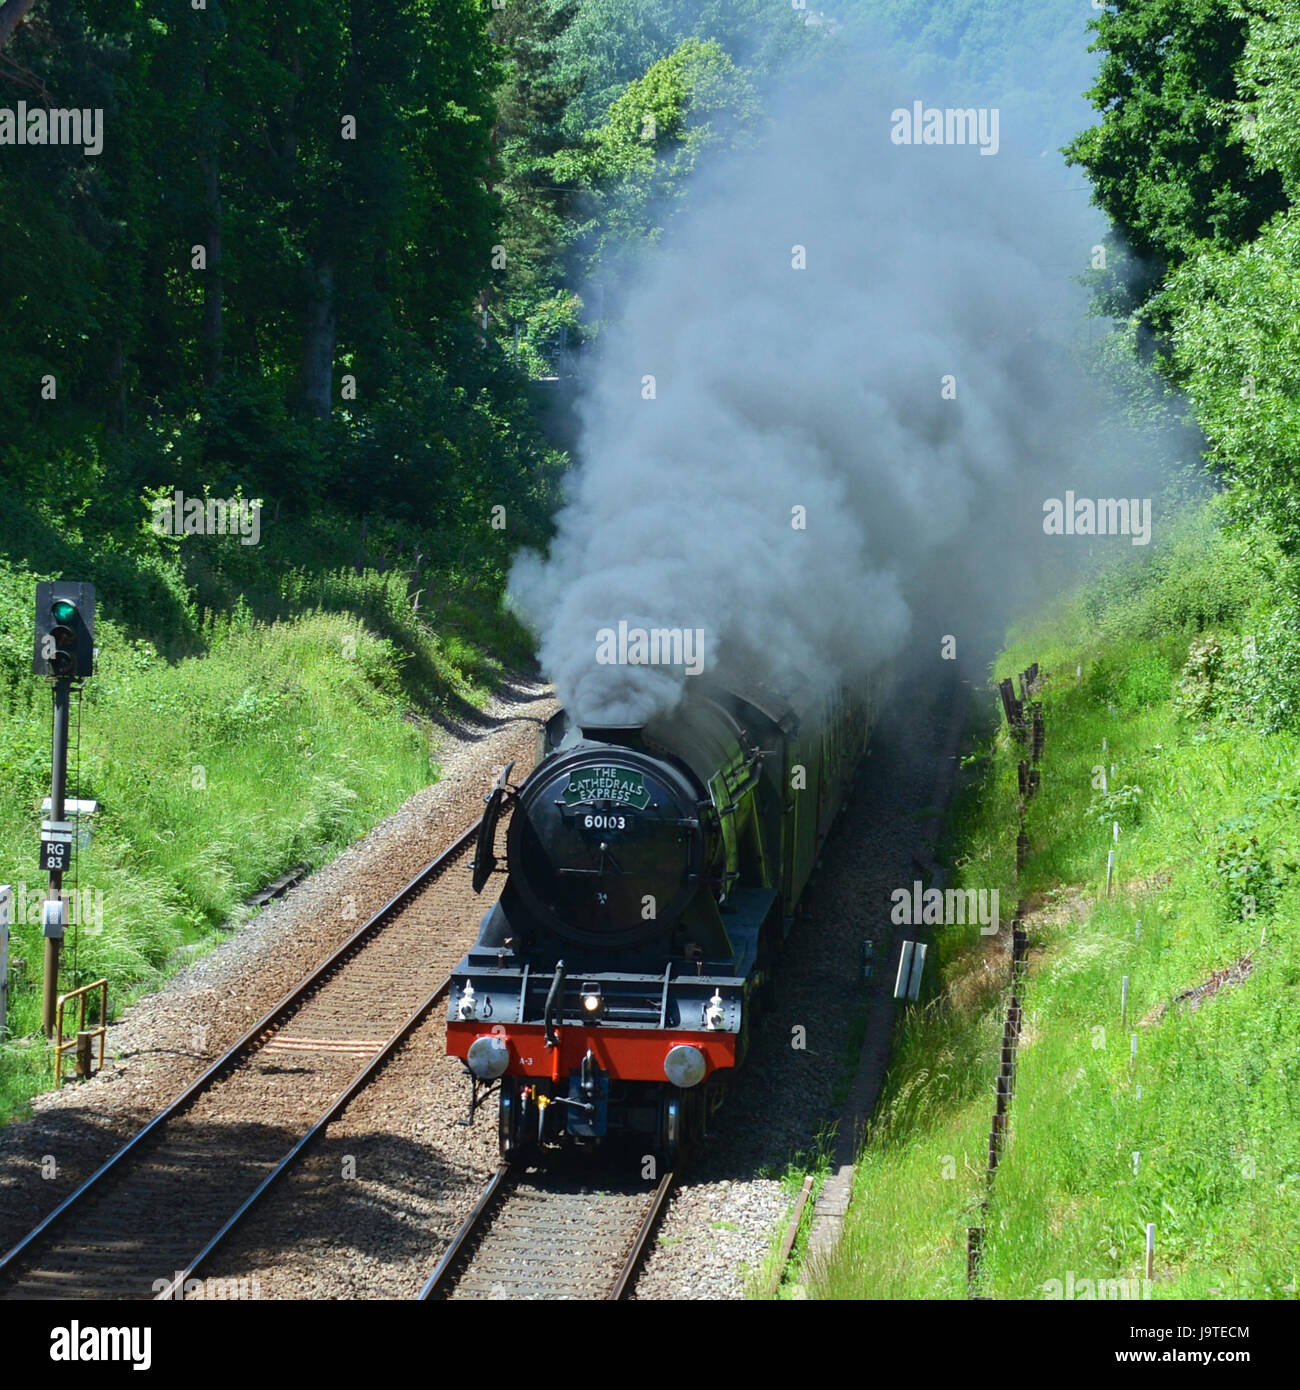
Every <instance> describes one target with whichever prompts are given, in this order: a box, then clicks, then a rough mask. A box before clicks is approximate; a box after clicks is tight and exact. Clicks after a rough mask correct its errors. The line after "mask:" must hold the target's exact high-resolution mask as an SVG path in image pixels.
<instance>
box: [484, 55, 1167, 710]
mask: <svg viewBox="0 0 1300 1390" xmlns="http://www.w3.org/2000/svg"><path fill="white" fill-rule="evenodd" d="M823 77H824V75H823ZM913 81H914V79H913ZM920 96H924V97H925V98H926V100H927V104H929V103H930V102H932V101H933V100H934V97H933V96H932V94H931V93H929V92H918V91H916V90H914V88H913V85H912V82H909V83H908V84H906V85H903V84H900V83H899V82H897V81H894V80H890V79H888V78H882V77H879V76H877V77H870V76H868V75H866V74H865V73H864V70H863V68H862V67H861V66H860V65H859V66H854V67H853V68H852V69H846V70H845V72H844V74H843V76H842V77H841V78H837V79H836V80H835V81H833V82H831V83H829V84H824V85H823V86H822V87H821V88H820V89H818V90H809V89H808V88H807V87H804V88H803V89H802V90H799V91H795V92H788V93H787V94H786V97H785V98H784V100H783V102H782V104H781V108H780V111H779V114H777V115H776V117H775V119H774V120H773V122H772V126H771V129H770V132H769V133H768V135H767V136H766V137H765V139H764V141H763V143H762V145H761V147H760V148H757V149H754V150H751V151H749V152H747V153H746V154H745V155H744V156H734V155H730V156H726V157H723V158H718V157H717V156H715V158H714V160H713V164H714V166H715V167H714V168H712V169H711V171H710V172H709V173H708V174H706V175H705V176H703V177H697V180H696V185H695V186H694V187H693V188H692V191H691V201H690V208H689V211H688V212H687V213H686V214H684V215H683V218H682V219H681V220H679V221H678V222H677V223H675V224H674V226H673V228H672V232H671V235H670V237H669V238H668V244H667V246H666V248H665V249H664V250H662V251H659V252H656V253H655V254H654V255H653V257H649V258H647V264H646V266H645V268H644V273H643V275H642V276H641V278H640V279H639V281H638V284H637V286H636V288H635V290H633V291H632V292H631V293H630V294H629V296H628V300H627V303H626V304H625V305H624V307H623V311H622V312H621V314H620V316H619V317H620V325H621V326H620V327H618V328H617V329H615V330H612V331H611V332H610V333H609V334H608V335H607V337H606V339H605V341H604V345H603V349H602V352H601V354H600V360H599V362H598V364H597V365H596V366H595V368H594V371H593V374H592V378H591V379H590V380H589V381H588V382H586V383H585V392H584V397H583V399H582V400H581V402H580V404H579V411H580V418H581V422H582V430H581V437H580V446H579V458H580V467H579V469H578V470H577V471H576V473H575V474H574V476H573V478H572V480H571V488H570V493H569V498H568V501H567V503H566V505H565V507H564V508H563V510H562V512H561V514H560V516H559V519H558V534H557V536H556V537H555V539H554V541H553V543H552V546H551V551H550V555H549V557H546V558H543V557H540V556H537V555H532V554H525V555H523V556H521V557H520V558H519V559H518V561H517V562H516V565H515V568H514V571H513V573H512V575H511V584H510V589H511V595H512V601H513V602H514V604H515V606H516V608H517V609H518V610H519V611H520V612H521V613H522V615H523V616H524V618H525V619H526V620H527V621H528V622H529V623H530V624H531V626H532V627H533V628H534V630H535V631H536V632H537V633H538V634H539V637H540V651H539V655H540V659H541V662H542V666H543V668H544V670H545V671H546V673H547V674H548V675H549V677H550V678H551V679H552V680H553V681H554V682H555V685H556V688H557V693H558V695H559V698H560V699H561V701H562V702H563V703H564V704H565V705H566V706H567V707H568V708H569V709H570V711H571V712H572V713H573V714H574V715H575V717H576V718H577V720H578V722H579V724H588V725H591V724H624V723H630V724H637V723H641V722H643V721H644V720H646V719H647V718H650V717H652V716H654V715H657V714H662V713H666V712H668V711H670V710H671V709H672V708H673V707H674V706H675V704H676V703H677V701H678V700H679V699H680V698H681V695H682V693H683V690H684V688H685V685H686V683H687V679H688V678H687V677H686V675H685V674H684V672H683V671H682V670H681V669H680V668H679V669H673V668H665V667H650V666H636V665H621V666H619V665H602V664H600V663H598V662H597V660H596V651H597V634H598V632H599V631H600V629H602V628H613V627H617V625H618V622H619V620H620V619H623V620H626V622H627V624H628V625H629V626H641V627H644V628H647V629H648V628H664V627H668V628H682V629H687V628H700V629H703V631H704V634H705V643H706V665H707V666H708V667H710V668H716V667H721V668H722V669H723V670H728V669H732V668H743V669H746V670H750V671H756V672H757V673H759V674H761V675H763V676H764V677H766V678H768V679H770V680H771V681H773V682H774V683H777V684H779V683H781V682H782V681H783V680H788V679H789V678H790V676H791V675H792V674H794V673H798V674H800V675H802V676H804V677H807V678H809V679H811V680H812V681H813V682H818V683H824V682H830V681H832V680H834V679H837V678H847V679H850V680H852V679H854V678H857V677H860V676H861V675H862V674H863V673H864V672H866V671H868V670H870V669H871V668H872V667H875V666H878V665H880V664H882V663H886V662H891V661H893V660H895V659H896V658H897V657H898V656H899V654H900V652H901V650H902V649H903V648H904V646H905V644H908V643H909V641H910V642H911V643H913V644H923V645H924V646H925V648H926V649H927V650H932V651H933V655H934V658H935V660H938V657H939V646H940V641H941V637H942V635H944V634H949V633H951V634H954V635H957V636H958V638H959V641H960V640H961V637H962V634H963V633H964V632H966V631H968V630H969V629H970V627H971V625H973V624H976V623H979V622H981V621H987V619H988V617H989V614H990V613H991V612H993V611H994V609H997V611H998V612H1003V613H1004V616H1005V612H1004V610H1005V608H1006V606H1007V605H1008V603H1010V602H1013V601H1014V599H1015V597H1019V596H1023V594H1024V593H1025V592H1026V588H1027V586H1028V585H1030V584H1032V583H1033V582H1035V579H1034V576H1035V574H1036V573H1037V570H1036V565H1037V557H1038V556H1039V555H1040V554H1041V553H1042V552H1043V540H1044V538H1043V534H1042V531H1043V528H1042V515H1043V513H1042V506H1043V501H1044V499H1045V498H1048V497H1052V496H1057V497H1059V496H1062V495H1063V493H1064V490H1065V489H1066V488H1067V487H1068V488H1072V489H1073V490H1074V491H1075V493H1076V494H1078V495H1080V496H1083V495H1089V489H1090V488H1092V489H1096V490H1094V491H1092V492H1091V494H1090V495H1092V496H1098V495H1103V494H1102V492H1101V491H1100V489H1102V488H1104V487H1105V486H1106V485H1107V483H1106V479H1107V477H1110V482H1111V484H1114V482H1115V481H1116V479H1115V478H1114V477H1113V476H1111V475H1112V473H1113V469H1114V466H1115V465H1116V464H1120V463H1122V464H1123V466H1124V467H1125V468H1126V469H1128V470H1130V472H1129V474H1128V476H1126V477H1125V478H1124V479H1123V483H1124V486H1125V487H1126V489H1127V490H1126V493H1125V495H1134V492H1133V480H1132V477H1131V468H1132V466H1133V458H1134V455H1133V454H1132V453H1131V452H1130V451H1129V446H1128V443H1127V442H1126V441H1125V440H1124V439H1123V437H1122V435H1119V434H1117V433H1116V432H1115V431H1113V430H1111V429H1110V428H1107V429H1106V430H1105V431H1104V432H1103V428H1102V426H1101V425H1099V423H1098V419H1099V415H1100V413H1101V407H1100V405H1099V403H1098V402H1097V400H1095V399H1094V398H1093V394H1092V392H1091V390H1090V388H1089V387H1088V385H1087V379H1086V376H1085V374H1084V372H1083V370H1082V368H1081V367H1080V366H1079V365H1078V363H1077V362H1076V361H1075V359H1074V357H1073V356H1072V354H1071V352H1070V351H1068V350H1067V342H1068V341H1069V340H1072V339H1075V340H1077V337H1078V335H1079V331H1080V327H1081V325H1082V324H1083V322H1084V315H1085V308H1086V291H1085V290H1084V289H1083V288H1082V286H1081V285H1079V284H1078V283H1077V282H1076V281H1075V279H1074V277H1076V276H1079V275H1081V274H1083V273H1084V272H1085V271H1086V270H1087V268H1088V264H1089V258H1090V255H1091V253H1092V248H1093V246H1094V244H1095V243H1097V242H1099V241H1100V240H1101V239H1102V238H1101V236H1100V235H1099V226H1098V219H1097V215H1096V214H1095V213H1093V212H1091V211H1090V210H1089V209H1087V208H1086V207H1085V206H1083V205H1082V204H1083V200H1082V199H1074V198H1065V197H1062V196H1060V193H1061V184H1062V178H1061V165H1060V162H1059V160H1057V159H1056V158H1055V157H1054V156H1053V157H1051V158H1042V159H1037V158H1029V157H1027V154H1026V152H1025V151H1024V148H1023V143H1022V144H1021V147H1020V149H1019V150H1018V149H1017V146H1016V132H1015V128H1014V125H1015V123H1014V118H1013V113H1011V112H1008V111H1007V110H1003V112H1002V119H1001V131H1002V147H1001V150H1000V152H999V154H998V155H997V157H995V158H985V157H981V156H980V151H979V149H978V148H977V147H975V146H972V145H965V146H938V145H932V146H924V145H899V144H895V143H894V142H893V141H891V139H890V131H891V116H890V113H891V111H892V110H894V109H895V108H899V107H906V106H910V105H911V103H912V101H913V99H914V98H915V97H920ZM954 104H956V105H971V104H972V103H970V102H965V103H962V102H960V101H959V102H955V103H954ZM1033 153H1034V154H1035V155H1036V154H1037V153H1038V151H1037V149H1036V148H1035V149H1034V151H1033ZM1076 181H1077V180H1076ZM800 246H801V247H804V248H806V259H807V268H806V269H803V270H796V269H793V268H792V261H793V259H794V257H795V256H796V254H797V252H796V251H795V248H796V247H800ZM647 376H653V377H654V378H655V398H654V399H643V395H642V391H643V379H644V378H645V377H647ZM945 377H952V378H953V379H954V380H955V387H956V399H944V398H943V395H942V390H943V385H944V378H945ZM795 508H803V509H804V515H805V516H806V529H797V528H796V527H795V526H794V525H793V524H792V522H793V520H794V519H795V517H796V516H797V515H798V513H796V512H795V511H794V509H795ZM1157 520H1158V518H1157ZM1056 544H1057V546H1058V547H1059V546H1061V545H1062V544H1063V543H1062V542H1061V541H1060V539H1059V538H1058V539H1057V540H1056ZM1122 544H1124V545H1125V546H1127V545H1128V542H1127V541H1124V542H1122ZM931 644H932V647H931Z"/></svg>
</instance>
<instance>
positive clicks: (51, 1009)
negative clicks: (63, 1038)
mask: <svg viewBox="0 0 1300 1390" xmlns="http://www.w3.org/2000/svg"><path fill="white" fill-rule="evenodd" d="M94 639H95V586H94V585H93V584H78V583H68V582H66V581H63V580H56V581H53V582H48V583H46V582H43V583H40V584H37V586H36V646H35V651H34V653H33V657H32V671H33V672H34V673H35V674H36V675H38V676H45V677H47V678H49V679H51V680H53V682H54V737H53V746H52V750H51V757H50V765H51V775H50V815H49V819H48V820H46V821H43V822H42V824H41V868H42V869H43V870H46V871H47V872H48V873H49V875H50V890H49V893H48V894H47V895H46V898H45V901H44V902H43V903H42V904H41V932H42V935H43V936H44V938H45V966H44V975H43V978H42V981H41V984H42V993H41V1027H42V1029H43V1031H44V1033H45V1036H46V1037H47V1038H49V1037H53V1035H54V1017H55V1011H56V1008H57V1005H58V998H59V953H60V950H61V949H62V946H63V933H64V929H65V928H66V926H67V921H66V917H67V913H66V904H65V902H64V900H63V875H64V873H65V872H66V871H67V869H68V866H69V864H70V862H71V859H72V840H73V827H72V823H71V822H70V821H65V820H64V818H63V817H64V809H65V799H66V796H67V790H68V721H69V712H70V710H71V706H72V686H73V682H74V681H80V680H84V679H85V678H86V677H87V676H89V675H92V674H93V673H94V669H95V666H94V662H95V644H94Z"/></svg>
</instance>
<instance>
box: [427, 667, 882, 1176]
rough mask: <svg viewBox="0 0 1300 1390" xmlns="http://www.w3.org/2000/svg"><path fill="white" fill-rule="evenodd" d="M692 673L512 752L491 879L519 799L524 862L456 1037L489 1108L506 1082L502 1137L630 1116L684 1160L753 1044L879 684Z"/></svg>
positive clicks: (513, 847) (625, 1121)
mask: <svg viewBox="0 0 1300 1390" xmlns="http://www.w3.org/2000/svg"><path fill="white" fill-rule="evenodd" d="M688 686H689V687H690V688H689V691H688V694H687V696H686V698H685V699H684V700H683V701H682V703H681V705H680V706H679V707H678V708H677V709H676V710H675V711H674V712H673V713H672V715H671V716H669V717H666V718H663V719H657V720H654V721H651V722H650V723H647V724H646V725H644V726H642V727H636V728H604V727H585V728H581V729H579V728H576V727H573V725H572V724H571V721H570V720H569V718H568V715H567V714H566V713H565V712H564V711H561V712H560V713H559V714H557V715H556V716H555V717H554V718H553V719H552V720H551V721H550V722H549V723H548V724H547V725H546V727H545V729H544V730H543V731H542V734H541V746H540V748H539V758H538V763H537V766H536V768H535V769H534V771H533V773H532V774H531V776H529V777H528V778H527V779H526V780H525V781H524V783H523V784H522V785H521V786H519V787H512V786H511V785H510V784H509V780H508V779H509V774H510V768H506V769H505V770H504V771H503V773H502V775H501V777H500V778H499V779H498V781H497V783H496V785H495V786H494V788H493V789H492V792H491V794H490V796H489V797H488V799H487V811H486V813H485V815H484V818H483V823H482V826H481V828H480V832H479V842H478V847H477V853H476V857H475V860H474V887H475V889H476V890H481V889H482V888H483V886H484V884H485V883H486V882H487V880H488V876H489V875H490V874H491V873H492V872H493V870H494V869H495V868H496V867H497V859H496V839H497V829H498V824H499V822H500V820H501V818H502V817H503V816H504V815H505V814H506V813H507V812H509V814H510V821H509V826H508V829H507V832H506V872H507V878H506V883H505V886H504V889H503V891H502V893H501V897H500V900H499V901H498V902H497V903H496V904H495V905H494V906H493V907H492V908H491V910H490V911H488V913H487V914H486V915H485V916H484V918H483V922H482V925H481V927H480V931H479V938H478V942H477V944H476V945H475V946H474V947H473V949H472V950H471V951H470V952H469V953H468V955H466V956H465V958H464V959H463V960H462V961H461V963H460V965H459V966H458V967H457V969H456V970H455V971H454V972H453V974H452V987H451V994H450V1000H449V1018H448V1023H447V1052H448V1054H449V1055H450V1056H455V1057H460V1058H463V1059H464V1060H465V1063H466V1066H467V1067H468V1069H469V1072H470V1074H471V1101H470V1113H471V1116H472V1114H473V1112H474V1109H475V1107H476V1106H477V1104H478V1103H479V1102H480V1099H481V1098H482V1096H483V1095H484V1094H486V1092H485V1090H484V1088H487V1089H490V1088H491V1086H492V1084H493V1083H497V1084H498V1085H499V1123H500V1143H501V1153H502V1156H503V1158H506V1159H511V1158H514V1157H516V1156H518V1155H521V1154H523V1153H526V1152H527V1151H528V1150H529V1149H531V1148H533V1147H534V1146H537V1145H539V1144H543V1143H548V1142H551V1141H555V1140H560V1139H561V1138H563V1137H564V1136H566V1135H567V1136H571V1137H572V1138H573V1139H575V1140H578V1141H580V1142H581V1141H599V1140H601V1139H603V1138H604V1137H605V1136H607V1135H617V1134H624V1135H635V1136H637V1138H638V1139H641V1138H643V1137H644V1138H645V1139H647V1140H648V1142H649V1143H650V1144H651V1145H652V1146H653V1147H655V1148H656V1149H657V1151H658V1152H659V1153H661V1154H662V1155H664V1156H665V1157H666V1158H668V1159H669V1160H670V1161H671V1159H672V1158H673V1156H674V1155H675V1154H676V1153H677V1151H678V1150H679V1149H680V1148H681V1147H682V1146H683V1145H684V1144H687V1143H689V1142H690V1141H691V1140H692V1139H693V1138H695V1137H696V1136H697V1135H698V1134H699V1133H701V1132H702V1130H703V1126H704V1124H705V1121H706V1119H707V1117H708V1115H709V1114H710V1113H711V1112H712V1111H713V1109H715V1108H716V1105H717V1104H718V1102H719V1100H720V1098H721V1085H722V1082H723V1081H724V1080H725V1079H726V1077H727V1076H728V1075H729V1074H730V1073H731V1072H732V1071H733V1070H734V1069H735V1068H736V1067H738V1066H739V1065H740V1064H741V1062H742V1061H743V1060H744V1057H745V1052H746V1049H747V1047H748V1045H749V1035H750V1024H751V1021H752V1019H753V1015H754V1010H755V1006H756V1004H757V1003H758V1001H759V999H760V997H761V995H762V993H763V990H764V986H765V985H767V984H768V982H769V975H770V971H771V968H772V962H773V959H774V956H775V955H776V953H777V951H778V949H779V947H780V945H781V942H782V941H783V939H784V937H785V934H786V933H787V932H788V931H789V928H790V925H791V923H792V921H793V917H794V911H795V907H796V905H797V904H798V902H799V898H800V895H801V894H802V892H803V890H804V888H805V886H806V884H807V882H808V879H809V876H810V874H811V873H812V871H813V868H814V867H815V865H816V862H817V858H818V855H819V853H820V849H821V844H822V841H823V840H824V839H825V837H826V834H827V832H828V830H829V828H830V825H831V822H832V821H833V820H834V818H835V816H836V814H837V813H838V811H839V809H840V806H841V803H842V801H843V800H844V797H845V794H846V791H847V787H848V783H849V780H850V778H851V777H852V775H853V773H854V770H855V768H856V767H857V764H858V761H859V759H860V758H861V756H862V754H863V751H864V749H865V745H866V739H867V733H868V730H869V727H870V706H871V697H870V696H869V695H866V696H854V697H850V696H849V695H848V693H847V692H845V691H843V690H840V691H837V692H836V693H834V694H833V695H831V696H830V697H819V698H815V699H814V698H812V697H807V698H805V699H804V700H803V701H802V702H800V701H797V700H796V701H794V702H791V701H790V700H788V699H785V698H780V697H778V696H776V695H774V694H773V693H772V692H771V691H769V690H766V689H762V688H757V687H748V688H741V687H740V686H739V685H738V684H737V683H734V682H733V683H731V684H729V685H727V686H725V687H724V686H722V685H719V684H711V685H710V684H705V678H700V679H698V680H692V681H690V682H688Z"/></svg>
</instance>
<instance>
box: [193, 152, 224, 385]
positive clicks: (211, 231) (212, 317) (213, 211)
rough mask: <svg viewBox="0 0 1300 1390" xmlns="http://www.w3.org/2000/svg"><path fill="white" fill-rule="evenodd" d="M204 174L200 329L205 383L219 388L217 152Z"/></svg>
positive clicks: (202, 163)
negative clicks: (204, 255)
mask: <svg viewBox="0 0 1300 1390" xmlns="http://www.w3.org/2000/svg"><path fill="white" fill-rule="evenodd" d="M199 167H200V169H201V170H202V171H203V183H204V199H203V201H204V210H205V211H206V213H207V227H206V229H205V231H204V244H205V245H206V246H207V250H208V268H207V272H206V275H207V278H206V279H205V280H204V282H203V323H202V326H201V327H200V330H199V332H200V338H201V349H202V354H203V380H204V381H205V382H206V384H207V385H208V386H215V385H216V384H217V382H218V381H220V380H221V366H222V359H223V356H224V342H223V314H224V309H225V293H226V286H225V278H224V276H223V275H222V270H221V182H220V177H219V174H218V166H217V152H216V151H215V150H212V151H210V152H209V153H207V154H204V155H200V157H199Z"/></svg>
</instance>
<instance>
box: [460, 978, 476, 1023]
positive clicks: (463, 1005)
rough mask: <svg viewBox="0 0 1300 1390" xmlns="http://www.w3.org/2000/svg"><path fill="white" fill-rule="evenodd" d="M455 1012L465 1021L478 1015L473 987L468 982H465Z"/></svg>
mask: <svg viewBox="0 0 1300 1390" xmlns="http://www.w3.org/2000/svg"><path fill="white" fill-rule="evenodd" d="M456 1012H457V1014H459V1015H460V1017H461V1018H463V1019H465V1020H469V1019H471V1018H473V1017H474V1016H475V1014H477V1013H478V1000H477V999H475V998H474V986H473V985H472V984H470V982H469V981H468V980H466V981H465V988H464V990H463V991H462V992H461V996H460V1002H459V1003H458V1004H457V1005H456Z"/></svg>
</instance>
